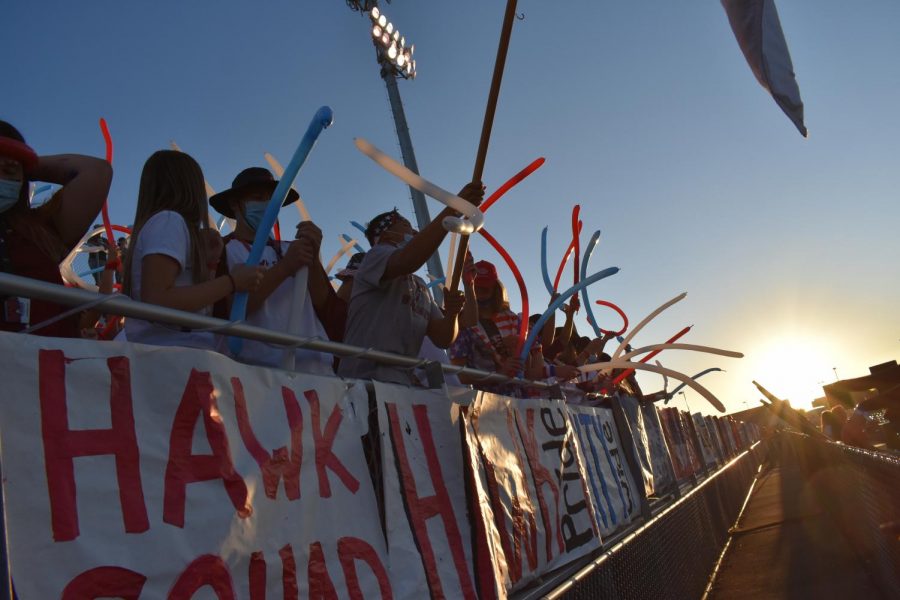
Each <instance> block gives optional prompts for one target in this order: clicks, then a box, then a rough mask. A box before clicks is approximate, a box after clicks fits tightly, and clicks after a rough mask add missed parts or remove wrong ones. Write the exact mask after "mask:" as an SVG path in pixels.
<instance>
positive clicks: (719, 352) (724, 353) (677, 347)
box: [619, 343, 744, 362]
mask: <svg viewBox="0 0 900 600" xmlns="http://www.w3.org/2000/svg"><path fill="white" fill-rule="evenodd" d="M654 350H655V351H658V352H662V351H663V350H690V351H692V352H703V353H706V354H717V355H719V356H727V357H728V358H744V354H743V352H735V351H734V350H722V349H721V348H713V347H711V346H698V345H697V344H668V343H667V344H653V345H652V346H644V347H643V348H638V349H637V350H632V351H631V352H629V353H628V354H623V355H622V356H620V357H619V358H620V359H622V360H629V359H631V358H633V357H635V356H638V355H640V354H646V353H647V352H651V351H654ZM642 362H643V361H642Z"/></svg>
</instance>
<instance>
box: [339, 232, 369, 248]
mask: <svg viewBox="0 0 900 600" xmlns="http://www.w3.org/2000/svg"><path fill="white" fill-rule="evenodd" d="M341 239H342V240H344V242H345V243H346V242H349V241H350V240H352V239H353V238H352V237H350V236H349V235H347V234H346V233H342V234H341ZM353 249H354V250H356V251H357V252H365V249H364V248H363V247H362V246H360V245H359V244H357V243H355V244H353Z"/></svg>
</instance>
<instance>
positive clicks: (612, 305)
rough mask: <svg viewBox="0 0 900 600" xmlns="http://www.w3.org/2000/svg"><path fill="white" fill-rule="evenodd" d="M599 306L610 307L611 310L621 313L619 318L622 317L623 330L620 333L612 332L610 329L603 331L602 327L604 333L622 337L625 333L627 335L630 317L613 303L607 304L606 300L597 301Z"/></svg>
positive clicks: (601, 329)
mask: <svg viewBox="0 0 900 600" xmlns="http://www.w3.org/2000/svg"><path fill="white" fill-rule="evenodd" d="M597 304H599V305H600V306H608V307H609V308H611V309H613V310H614V311H616V312H617V313H619V316H620V317H622V329H620V330H619V331H610V330H608V329H603V328H602V327H600V328H599V329H600V331H601V332H602V333H606V334H612V335H622V334H623V333H625V331H627V330H628V317H626V316H625V311H623V310H622V309H621V308H619V307H618V306H616V305H615V304H613V303H612V302H607V301H606V300H597Z"/></svg>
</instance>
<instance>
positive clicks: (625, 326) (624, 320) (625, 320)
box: [581, 290, 628, 337]
mask: <svg viewBox="0 0 900 600" xmlns="http://www.w3.org/2000/svg"><path fill="white" fill-rule="evenodd" d="M581 292H582V294H584V290H582V291H581ZM597 304H599V305H600V306H608V307H609V308H611V309H613V310H614V311H616V312H617V313H619V316H620V317H622V329H620V330H619V331H609V330H607V329H601V328H599V327H598V328H597V329H599V330H600V333H603V334H612V335H622V334H623V333H625V330H626V329H628V317H626V316H625V311H623V310H622V309H621V308H619V307H618V306H616V305H615V304H613V303H612V302H607V301H606V300H597ZM591 318H592V319H593V315H591ZM591 325H594V323H591ZM597 337H600V336H597Z"/></svg>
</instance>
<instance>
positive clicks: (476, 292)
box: [0, 121, 640, 396]
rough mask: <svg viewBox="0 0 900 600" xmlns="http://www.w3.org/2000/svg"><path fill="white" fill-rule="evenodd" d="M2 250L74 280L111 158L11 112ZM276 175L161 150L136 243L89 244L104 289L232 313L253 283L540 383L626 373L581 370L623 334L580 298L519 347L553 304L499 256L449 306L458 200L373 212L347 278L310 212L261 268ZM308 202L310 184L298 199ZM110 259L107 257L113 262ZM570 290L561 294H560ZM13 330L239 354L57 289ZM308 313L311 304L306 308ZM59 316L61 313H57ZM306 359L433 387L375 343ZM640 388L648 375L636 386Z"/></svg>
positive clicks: (38, 270)
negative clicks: (537, 305)
mask: <svg viewBox="0 0 900 600" xmlns="http://www.w3.org/2000/svg"><path fill="white" fill-rule="evenodd" d="M0 167H2V171H0V261H2V271H3V272H8V273H13V274H18V275H26V276H28V277H32V278H36V279H41V280H44V281H48V282H51V283H57V284H62V283H63V279H62V277H61V274H60V268H59V265H60V262H61V261H62V260H63V258H64V257H66V256H67V255H69V253H70V252H72V250H73V249H74V248H75V247H76V246H78V245H79V244H81V242H82V239H83V237H84V236H85V235H86V234H87V232H88V230H89V228H90V227H91V224H92V223H94V221H95V219H96V218H97V215H98V214H99V212H100V210H101V208H102V206H103V203H104V202H105V199H106V197H107V193H108V191H109V187H110V184H111V181H112V169H111V167H110V165H109V164H107V162H106V161H104V160H101V159H99V158H93V157H88V156H80V155H75V154H69V155H60V156H39V155H38V154H37V153H36V152H35V151H34V150H32V149H31V148H30V147H29V146H28V145H27V144H26V142H25V139H24V137H23V136H22V135H21V134H20V133H19V131H18V130H16V129H15V128H14V127H13V126H12V125H10V124H9V123H6V122H2V121H0ZM32 181H44V182H49V183H53V184H57V185H59V186H61V187H60V189H59V191H57V192H56V193H55V194H54V195H53V196H52V198H51V199H50V200H49V201H47V202H45V203H43V204H42V205H40V206H39V207H32V206H31V204H30V201H29V188H30V183H31V182H32ZM277 183H278V182H277V181H276V180H275V179H274V177H273V175H272V173H270V172H269V171H268V170H266V169H264V168H259V167H251V168H247V169H245V170H243V171H241V172H240V173H239V174H238V175H237V176H236V177H235V178H234V181H233V183H232V186H231V187H230V188H229V189H227V190H225V191H223V192H220V193H218V194H215V195H214V196H212V197H210V198H207V194H206V190H205V185H204V177H203V172H202V170H201V168H200V165H199V164H198V163H197V161H196V160H194V159H193V158H192V157H191V156H189V155H187V154H185V153H183V152H179V151H174V150H161V151H158V152H155V153H154V154H153V155H151V156H150V157H149V158H148V159H147V161H146V163H145V164H144V167H143V170H142V173H141V178H140V184H139V189H138V199H137V209H136V212H135V215H134V219H133V225H132V228H131V234H130V238H129V239H128V242H127V244H124V243H122V242H123V241H124V238H123V239H120V240H117V241H116V243H114V244H110V243H109V242H108V241H106V239H105V238H103V236H102V234H100V235H95V236H93V237H91V238H90V239H89V241H88V245H89V246H93V247H92V248H90V249H89V250H90V251H91V254H90V261H91V266H92V267H94V269H92V271H95V273H94V276H95V283H96V284H97V286H98V287H99V290H100V292H101V293H106V294H108V293H112V292H113V291H114V290H115V289H120V291H121V293H123V294H126V295H128V296H130V297H131V298H132V299H134V300H139V301H141V302H146V303H149V304H155V305H158V306H162V307H166V308H172V309H178V310H182V311H188V312H194V313H200V314H204V315H213V316H217V317H222V318H227V316H228V314H229V313H230V307H231V302H232V300H233V298H234V295H235V294H236V293H238V292H246V293H247V294H248V310H247V316H246V319H245V321H246V322H247V323H248V324H251V325H256V326H260V327H264V328H268V329H273V330H283V329H284V328H285V326H286V323H287V322H288V320H289V318H290V316H291V314H292V313H293V312H294V311H299V312H298V314H299V315H300V322H301V332H300V335H302V336H304V337H311V338H317V339H322V340H332V341H337V342H344V343H346V344H349V345H351V346H356V347H361V348H372V349H376V350H381V351H385V352H391V353H394V354H400V355H405V356H410V357H421V358H424V359H428V360H434V361H439V362H443V363H452V364H454V365H459V366H464V367H470V368H474V369H479V370H482V371H491V372H497V373H502V374H504V375H507V376H509V377H516V376H518V377H520V378H521V377H524V378H525V379H529V380H542V381H549V382H551V383H555V382H570V383H572V384H574V385H577V386H578V387H579V388H580V389H581V390H582V391H583V392H585V393H591V392H601V391H606V392H611V391H613V386H612V376H614V375H616V374H617V373H615V372H614V373H608V374H605V375H603V374H599V375H598V373H590V374H582V373H581V372H580V371H579V369H578V367H579V366H581V365H583V364H586V363H590V362H597V361H600V360H604V359H607V360H608V358H609V356H608V355H606V354H604V352H603V349H604V346H605V344H606V343H607V342H608V341H609V339H610V338H611V336H612V334H609V335H604V336H603V337H600V338H596V339H590V338H588V337H584V336H579V335H578V333H577V331H576V330H575V327H574V316H575V313H576V312H577V311H578V310H579V304H578V298H577V296H573V298H572V299H571V301H570V302H568V303H567V304H566V305H564V306H563V312H564V314H565V322H564V324H563V325H562V326H560V327H557V326H556V324H555V320H554V319H553V318H550V319H549V320H548V321H547V322H546V324H545V325H544V326H543V329H542V331H541V332H540V336H539V341H538V342H537V343H535V344H534V346H533V347H532V349H531V350H530V352H529V353H528V355H527V357H526V359H525V360H524V361H522V360H520V357H519V351H520V345H521V338H520V337H519V333H520V325H521V319H523V318H529V323H530V324H531V325H532V326H533V325H534V324H535V322H536V321H537V320H538V317H539V315H532V316H530V317H528V316H527V315H520V314H517V313H515V312H514V311H512V310H511V309H510V304H509V299H508V297H507V293H506V288H505V286H504V285H503V283H502V282H501V281H500V279H499V276H498V273H497V269H496V267H495V266H494V265H493V264H492V263H490V262H488V261H486V260H479V261H477V262H476V261H475V260H474V258H473V257H472V256H471V254H470V255H468V256H467V260H466V262H465V266H464V271H463V277H462V282H463V290H462V291H456V290H451V289H449V288H444V289H443V302H442V304H441V305H440V306H439V305H438V304H437V302H436V301H435V298H434V296H433V295H432V293H431V290H430V289H429V287H428V286H427V285H426V282H425V281H424V280H423V279H422V278H421V277H419V276H417V275H416V272H417V271H419V270H420V269H421V268H422V266H423V265H424V264H425V262H426V260H427V259H428V257H430V256H431V255H432V254H434V252H435V251H436V250H437V249H438V247H439V246H440V244H441V243H442V242H443V240H444V238H445V237H446V235H447V231H446V230H445V229H444V227H443V226H442V221H443V219H444V218H445V217H448V216H458V213H456V212H455V211H454V210H452V209H450V208H446V209H444V211H443V212H441V213H440V214H439V215H437V216H436V217H435V219H434V220H432V221H431V223H430V224H428V225H427V226H425V227H424V228H423V229H422V231H417V230H416V229H415V228H414V227H413V226H412V224H411V223H410V222H409V221H408V220H407V219H406V218H404V217H403V216H402V215H401V214H400V213H399V212H398V211H397V210H396V209H394V210H391V211H387V212H383V213H381V214H378V215H376V216H375V217H374V218H372V219H371V220H370V221H369V222H368V224H367V226H366V231H365V237H366V239H367V241H368V242H369V244H370V249H369V250H368V251H366V252H360V253H357V254H355V255H354V256H353V257H351V259H350V260H349V262H348V263H347V265H346V266H345V267H344V268H343V269H342V270H341V271H340V272H339V273H338V274H337V276H336V279H337V280H338V281H339V282H340V286H339V287H338V288H337V289H335V287H334V286H333V285H332V282H331V281H330V280H329V277H328V275H327V273H326V271H325V269H324V268H323V265H322V263H321V262H320V260H319V247H320V245H321V242H322V232H321V230H320V229H319V228H318V227H317V226H316V225H315V224H314V223H313V222H310V221H304V222H301V223H300V224H299V225H298V226H297V231H296V235H295V236H294V239H293V240H291V241H276V240H274V239H272V237H271V236H269V239H268V242H267V245H266V246H265V248H264V250H263V254H262V259H261V261H260V263H259V264H258V265H253V266H251V265H247V264H246V263H247V258H248V255H249V253H250V248H251V245H252V243H253V240H254V238H255V237H256V233H257V229H258V228H259V227H260V224H261V222H262V220H263V215H264V213H265V211H266V207H267V205H268V202H269V199H270V198H271V196H272V194H273V191H274V189H275V187H276V185H277ZM459 196H460V197H461V198H463V199H464V200H466V201H468V202H470V203H471V204H473V205H475V206H478V205H479V204H480V203H481V201H482V199H483V197H484V186H483V185H482V184H481V183H480V182H472V183H469V184H467V185H465V186H464V187H463V188H462V190H461V191H460V192H459ZM297 199H298V195H297V193H296V192H295V191H293V190H291V191H290V193H289V194H288V195H287V197H286V199H285V201H284V205H285V206H286V205H289V204H291V203H293V202H295V201H296V200H297ZM210 207H211V208H212V209H213V210H215V211H217V212H218V213H219V214H221V215H222V216H223V217H227V218H229V219H232V220H233V222H234V224H235V225H234V230H233V231H232V232H231V233H229V234H228V235H226V236H224V237H223V236H221V235H220V234H219V232H218V231H217V230H216V229H215V228H214V227H211V226H210V225H209V219H208V216H207V215H208V212H209V208H210ZM101 265H102V266H103V269H102V270H100V268H99V267H100V266H101ZM302 269H306V271H305V273H306V282H307V283H306V289H305V293H304V294H303V295H302V297H296V294H295V291H294V287H295V286H294V278H295V277H296V276H297V273H298V272H300V271H301V270H302ZM555 299H556V298H555V297H554V298H552V299H551V301H553V300H555ZM3 300H4V313H3V319H2V321H0V330H4V331H25V330H27V331H29V332H32V331H33V332H34V333H35V334H38V335H50V336H57V337H91V338H99V339H113V338H114V339H117V340H125V341H130V342H139V343H144V344H153V345H160V346H183V347H190V348H199V349H206V350H213V351H217V352H223V353H229V351H228V348H227V347H226V345H225V343H224V338H223V336H221V335H219V334H216V333H213V332H210V331H187V330H185V329H184V328H182V327H175V326H170V325H167V324H165V323H161V322H151V321H146V320H142V319H137V318H127V319H123V318H121V317H118V316H115V315H109V314H102V312H98V311H96V310H85V311H82V312H81V314H76V315H71V316H69V317H67V318H60V317H61V316H64V315H66V314H67V313H69V312H71V311H70V310H69V309H68V308H67V307H64V306H61V305H58V304H55V303H53V302H47V301H41V300H37V299H29V298H13V297H6V298H4V299H3ZM295 318H296V316H295ZM45 323H48V324H46V325H45ZM284 352H285V351H284V349H283V348H282V347H280V346H276V345H271V344H267V343H263V342H258V341H253V340H246V341H245V343H244V344H243V345H242V347H241V349H240V351H239V352H238V353H234V352H232V353H231V355H232V357H233V358H236V359H238V360H240V361H243V362H247V363H252V364H258V365H264V366H270V367H279V366H281V365H282V364H283V356H284ZM294 359H295V360H294V365H295V369H296V370H298V371H303V372H309V373H318V374H337V375H339V376H343V377H352V378H360V379H375V380H379V381H385V382H391V383H399V384H406V385H422V384H423V381H422V379H421V375H420V374H419V373H417V372H416V371H415V370H414V369H405V368H401V367H396V366H391V365H387V364H382V363H378V362H375V361H372V360H368V359H367V358H365V357H364V356H345V357H335V356H331V355H329V354H323V353H319V352H314V351H311V350H306V349H303V348H298V349H297V350H296V351H295V356H294ZM447 379H448V383H461V384H466V385H472V386H473V387H475V388H478V389H484V390H488V391H494V392H498V393H504V394H507V395H519V396H521V395H534V394H538V393H539V391H538V390H536V389H534V387H533V386H532V387H531V388H529V387H527V386H523V385H519V384H515V383H511V382H509V381H507V382H505V383H500V384H497V383H485V382H483V381H480V380H479V379H483V378H477V377H472V376H468V377H467V376H465V375H462V376H460V377H459V378H458V379H456V378H455V377H453V376H448V377H447ZM621 385H622V386H623V387H625V388H626V391H628V392H630V393H633V394H639V393H640V389H639V388H638V387H637V383H636V381H635V380H634V377H633V376H632V377H630V378H628V379H626V380H625V381H624V382H622V384H621Z"/></svg>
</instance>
